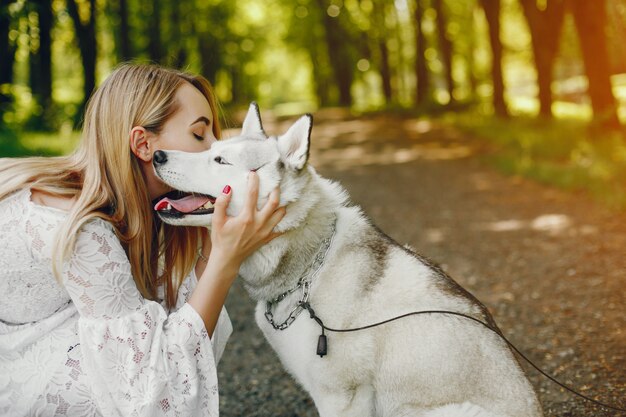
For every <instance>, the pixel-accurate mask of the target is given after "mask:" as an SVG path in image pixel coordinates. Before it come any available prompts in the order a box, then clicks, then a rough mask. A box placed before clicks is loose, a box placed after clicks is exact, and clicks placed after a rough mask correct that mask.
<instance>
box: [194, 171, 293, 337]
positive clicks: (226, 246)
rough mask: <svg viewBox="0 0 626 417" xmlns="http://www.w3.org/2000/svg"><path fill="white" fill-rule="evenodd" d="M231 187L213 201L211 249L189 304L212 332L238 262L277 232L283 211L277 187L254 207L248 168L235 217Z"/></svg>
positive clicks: (255, 189) (255, 182)
mask: <svg viewBox="0 0 626 417" xmlns="http://www.w3.org/2000/svg"><path fill="white" fill-rule="evenodd" d="M229 188H230V187H227V188H225V189H224V193H223V194H222V195H221V196H220V197H218V198H217V200H216V201H215V211H214V213H213V219H212V225H211V253H210V256H209V260H208V263H207V265H206V267H205V269H204V272H203V273H202V275H201V277H200V278H199V280H198V285H197V286H196V288H195V289H194V291H193V294H192V295H191V297H190V298H189V300H188V304H189V305H191V307H193V309H194V310H196V311H197V312H198V314H199V315H200V317H201V318H202V321H204V325H205V328H206V330H207V332H208V334H209V335H212V334H213V331H214V330H215V325H216V323H217V319H218V318H219V315H220V311H221V310H222V306H223V305H224V301H225V300H226V296H227V295H228V291H229V289H230V287H231V285H232V283H233V281H234V280H235V278H236V277H237V272H238V271H239V267H240V265H241V263H242V262H243V261H244V259H246V258H247V257H248V256H249V255H250V254H251V253H253V252H254V251H255V250H257V249H258V248H259V247H261V246H262V245H263V244H265V243H267V242H269V241H270V240H272V239H273V238H274V237H276V236H277V234H276V233H273V232H272V230H273V229H274V227H275V226H276V225H277V224H278V223H279V222H280V220H281V219H282V218H283V217H284V215H285V208H284V207H278V204H279V194H278V189H276V190H274V191H273V192H272V193H271V194H270V198H269V200H268V201H267V203H266V204H265V206H264V207H263V208H262V209H261V210H257V209H256V204H257V199H258V194H259V178H258V176H257V175H256V173H255V172H253V171H251V172H250V174H249V176H248V195H247V199H246V203H245V206H244V209H243V211H242V212H241V213H240V214H239V215H238V216H237V217H228V216H227V215H226V208H227V207H228V203H229V202H230V197H231V192H230V189H229Z"/></svg>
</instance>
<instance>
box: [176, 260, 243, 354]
mask: <svg viewBox="0 0 626 417" xmlns="http://www.w3.org/2000/svg"><path fill="white" fill-rule="evenodd" d="M196 285H198V277H197V275H196V272H195V268H194V269H192V270H191V272H190V273H189V275H187V278H185V280H184V281H183V283H182V284H181V286H180V288H179V289H178V298H177V300H176V310H178V309H179V308H181V307H182V306H184V305H185V304H186V303H187V300H189V297H191V293H192V292H193V290H194V289H195V288H196ZM232 332H233V325H232V323H231V321H230V317H229V316H228V312H227V311H226V307H222V311H221V312H220V316H219V318H218V320H217V324H216V325H215V330H213V336H212V337H211V345H212V346H213V356H214V357H215V363H219V361H220V359H221V358H222V354H223V353H224V349H225V348H226V343H227V342H228V339H229V337H230V335H231V334H232Z"/></svg>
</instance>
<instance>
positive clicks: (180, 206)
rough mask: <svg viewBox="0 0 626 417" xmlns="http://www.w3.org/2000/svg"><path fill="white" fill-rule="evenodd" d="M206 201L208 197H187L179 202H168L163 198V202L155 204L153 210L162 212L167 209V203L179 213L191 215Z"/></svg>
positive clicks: (168, 200) (167, 199)
mask: <svg viewBox="0 0 626 417" xmlns="http://www.w3.org/2000/svg"><path fill="white" fill-rule="evenodd" d="M207 201H209V197H206V196H200V195H188V196H187V197H184V198H181V199H180V200H170V199H169V198H167V197H165V198H164V199H163V200H161V201H159V202H158V203H156V204H155V206H154V209H155V210H157V211H159V210H163V209H164V208H166V207H167V203H169V204H171V205H172V207H174V208H175V209H176V210H178V211H180V212H181V213H191V212H192V211H194V210H195V209H197V208H199V207H202V206H203V205H205V204H206V202H207Z"/></svg>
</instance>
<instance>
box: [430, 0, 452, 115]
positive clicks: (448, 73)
mask: <svg viewBox="0 0 626 417" xmlns="http://www.w3.org/2000/svg"><path fill="white" fill-rule="evenodd" d="M433 7H434V8H435V11H436V12H437V35H438V39H439V51H440V52H441V61H442V64H443V71H444V76H445V79H446V85H447V87H448V95H449V97H450V99H449V104H452V102H453V101H454V96H453V92H454V80H453V78H452V42H450V39H448V34H447V27H448V26H447V19H446V16H445V15H444V11H443V0H433Z"/></svg>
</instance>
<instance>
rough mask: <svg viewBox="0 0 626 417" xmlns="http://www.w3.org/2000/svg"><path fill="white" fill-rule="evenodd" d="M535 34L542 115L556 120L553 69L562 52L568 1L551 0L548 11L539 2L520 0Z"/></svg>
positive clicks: (532, 36)
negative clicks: (560, 44) (562, 35)
mask: <svg viewBox="0 0 626 417" xmlns="http://www.w3.org/2000/svg"><path fill="white" fill-rule="evenodd" d="M520 2H521V4H522V9H523V10H524V15H525V16H526V21H527V22H528V27H529V29H530V34H531V42H532V47H533V53H534V56H535V67H536V69H537V85H538V87H539V114H540V115H541V116H544V117H549V118H551V117H552V88H551V86H552V68H553V65H554V59H555V58H556V54H557V52H558V49H559V39H560V34H561V28H562V27H563V18H564V16H565V2H564V1H563V0H551V1H549V2H547V4H546V7H545V9H544V10H541V9H540V8H539V7H538V6H537V2H536V0H520Z"/></svg>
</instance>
